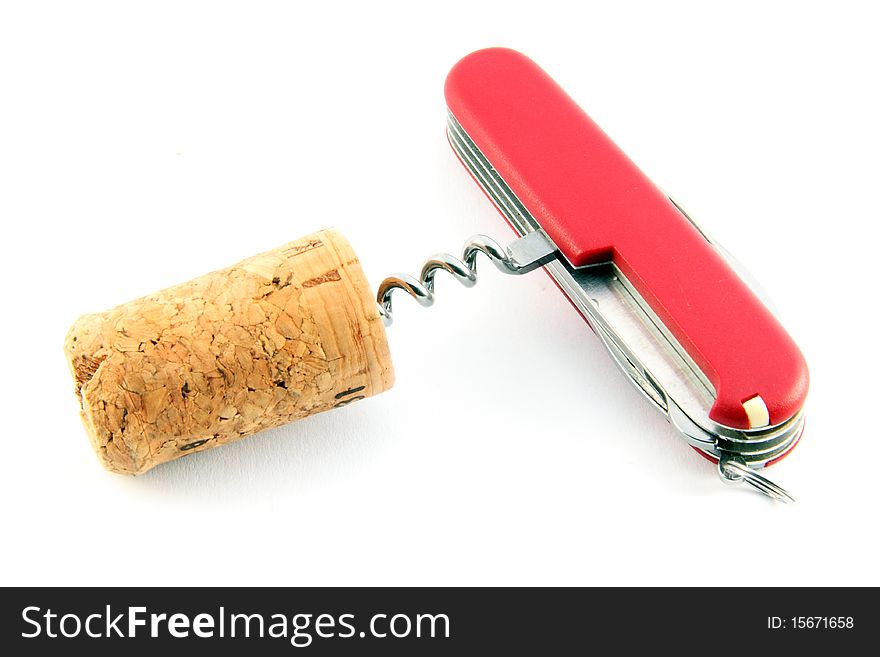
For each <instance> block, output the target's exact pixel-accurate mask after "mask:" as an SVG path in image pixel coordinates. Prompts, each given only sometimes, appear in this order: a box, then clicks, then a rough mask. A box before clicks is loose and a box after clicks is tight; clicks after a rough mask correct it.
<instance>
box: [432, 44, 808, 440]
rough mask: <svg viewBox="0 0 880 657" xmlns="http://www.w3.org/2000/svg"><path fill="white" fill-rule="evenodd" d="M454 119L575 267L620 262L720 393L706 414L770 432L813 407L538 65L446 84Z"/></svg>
mask: <svg viewBox="0 0 880 657" xmlns="http://www.w3.org/2000/svg"><path fill="white" fill-rule="evenodd" d="M446 102H447V105H448V107H449V110H450V111H451V112H452V114H453V116H455V118H456V119H457V120H458V122H459V124H460V125H461V126H462V128H463V129H464V131H465V132H466V133H467V134H468V135H469V136H470V138H471V139H472V140H473V141H474V143H475V144H476V145H477V147H478V148H479V149H480V150H481V151H482V152H483V154H484V155H485V156H486V157H487V158H488V160H489V162H490V163H491V164H492V165H493V166H494V167H495V169H496V171H497V172H498V173H499V175H500V176H501V177H502V178H503V179H504V180H505V182H506V183H507V184H508V185H509V186H510V188H511V189H512V190H513V191H514V193H515V194H516V195H517V197H518V198H519V200H520V201H521V202H522V203H523V204H524V205H525V207H526V208H527V209H528V210H529V211H530V212H531V214H532V215H533V216H534V217H535V218H536V219H537V221H538V223H539V224H540V225H541V227H542V228H543V229H544V230H545V231H546V232H547V234H548V235H549V236H550V238H551V239H552V240H553V241H554V242H555V243H556V245H557V246H558V247H559V249H560V250H561V251H562V253H563V254H564V255H565V257H566V258H567V259H568V260H569V261H570V262H571V264H572V265H574V266H575V267H580V266H583V265H589V264H594V263H598V262H607V261H608V260H613V261H614V262H615V263H616V264H617V266H618V267H619V268H620V270H621V271H622V272H623V274H624V275H625V276H626V277H627V278H628V279H629V280H630V281H631V282H632V284H633V285H634V286H635V287H636V289H637V290H638V291H639V292H640V293H641V294H642V296H643V297H644V298H645V300H646V301H647V302H648V303H649V304H650V305H651V308H652V309H653V310H654V312H655V313H656V314H657V315H658V316H659V317H660V319H661V320H662V321H663V322H664V323H665V324H666V326H667V327H668V328H669V330H670V331H671V332H672V334H673V335H674V336H675V337H676V338H677V339H678V340H679V342H681V344H682V346H683V347H684V348H685V349H686V350H687V352H688V354H690V356H691V358H692V359H693V360H694V362H695V363H696V364H697V365H698V366H699V367H700V368H701V369H702V370H703V373H704V374H705V375H706V376H707V378H708V379H709V380H710V381H711V382H712V385H713V386H714V387H715V392H716V400H715V404H714V405H713V407H712V410H711V412H710V414H709V417H711V418H712V419H713V420H714V421H716V422H718V423H719V424H722V425H725V426H728V427H733V428H737V429H749V428H756V427H753V426H752V423H751V422H750V419H749V415H748V413H747V411H746V408H745V407H744V406H743V404H744V402H747V401H748V400H750V399H753V398H755V397H757V396H760V398H761V400H763V402H764V405H766V407H767V411H768V412H769V420H770V424H771V425H775V424H780V423H782V422H785V421H786V420H788V419H790V418H791V417H793V416H794V415H795V414H796V413H797V412H798V411H799V410H800V409H801V408H802V407H803V404H804V401H805V399H806V395H807V388H808V385H809V383H808V381H809V376H808V373H807V366H806V363H805V362H804V358H803V356H802V355H801V353H800V351H799V350H798V348H797V346H796V345H795V344H794V342H793V341H792V339H791V338H790V337H789V335H788V333H786V331H785V329H783V328H782V326H781V325H780V324H779V322H778V321H777V320H776V318H775V317H774V316H773V315H772V314H771V313H770V311H768V310H767V308H765V307H764V305H763V304H762V303H761V301H760V300H759V299H758V298H757V297H756V296H755V295H754V294H753V293H752V291H751V290H750V289H749V288H748V287H747V286H746V285H745V284H744V283H743V282H742V281H741V280H740V278H739V277H738V276H737V275H736V273H735V272H734V271H733V269H731V267H730V266H729V265H728V264H727V262H726V261H725V260H724V258H722V257H721V256H720V255H719V253H718V252H717V251H716V249H715V248H714V247H713V246H712V245H711V244H710V243H709V242H707V241H706V239H705V238H704V237H703V236H702V235H701V234H700V232H699V231H698V230H697V229H696V228H694V226H693V225H692V224H691V223H690V222H689V221H688V220H687V218H685V217H684V216H683V215H682V214H681V212H680V211H679V210H678V209H677V208H676V207H675V206H674V205H673V204H672V203H671V202H670V201H669V199H668V198H667V197H666V195H665V194H664V193H663V192H662V191H660V189H658V188H657V187H656V186H655V185H654V184H653V183H652V182H651V181H650V180H649V179H648V178H647V176H645V174H644V173H642V172H641V171H640V170H639V168H638V167H636V166H635V164H633V163H632V161H631V160H630V159H629V158H628V157H627V156H626V155H625V154H624V153H623V152H622V151H621V150H620V149H619V148H618V147H617V145H616V144H614V142H612V141H611V140H610V139H609V138H608V136H607V135H605V133H604V132H602V130H601V129H600V128H599V127H598V126H597V125H596V124H595V123H593V121H592V119H590V117H588V116H587V115H586V114H585V113H584V111H583V110H582V109H581V108H580V107H578V106H577V104H576V103H575V102H574V101H573V100H572V99H571V98H570V97H569V96H568V95H567V94H566V93H565V92H564V91H563V90H562V89H561V88H560V87H559V86H558V85H557V84H556V83H555V82H554V81H553V80H552V79H551V78H550V77H549V76H548V75H547V74H546V73H545V72H544V71H543V70H542V69H541V68H539V67H538V66H537V64H535V63H534V62H533V61H531V60H530V59H528V58H527V57H525V56H524V55H522V54H520V53H518V52H516V51H513V50H508V49H504V48H491V49H488V50H480V51H478V52H475V53H473V54H471V55H468V56H467V57H465V58H464V59H462V60H461V61H460V62H459V63H458V64H456V66H455V67H454V68H453V69H452V71H451V72H450V73H449V76H448V78H447V80H446Z"/></svg>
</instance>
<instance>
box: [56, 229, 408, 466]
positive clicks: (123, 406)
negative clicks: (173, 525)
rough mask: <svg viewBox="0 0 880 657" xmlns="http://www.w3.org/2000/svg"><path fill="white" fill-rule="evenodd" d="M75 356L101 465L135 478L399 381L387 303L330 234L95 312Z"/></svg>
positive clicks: (70, 340) (71, 358)
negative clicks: (382, 307) (386, 322)
mask: <svg viewBox="0 0 880 657" xmlns="http://www.w3.org/2000/svg"><path fill="white" fill-rule="evenodd" d="M64 351H65V355H66V357H67V361H68V365H69V366H70V371H71V374H72V375H73V379H74V382H75V391H76V395H77V398H78V399H79V402H80V406H81V409H82V410H81V413H80V415H81V417H82V421H83V424H84V425H85V428H86V432H87V433H88V435H89V437H90V438H91V441H92V445H93V446H94V448H95V451H96V453H97V455H98V458H99V459H100V461H101V463H102V464H103V465H104V467H105V468H107V469H108V470H111V471H113V472H118V473H124V474H133V475H134V474H140V473H143V472H146V471H147V470H149V469H150V468H152V467H154V466H156V465H158V464H160V463H164V462H165V461H170V460H172V459H176V458H178V457H181V456H184V455H187V454H192V453H194V452H199V451H202V450H206V449H209V448H212V447H216V446H218V445H223V444H224V443H228V442H231V441H233V440H237V439H239V438H243V437H244V436H248V435H251V434H253V433H256V432H258V431H262V430H263V429H269V428H271V427H277V426H279V425H282V424H285V423H287V422H291V421H293V420H297V419H299V418H303V417H306V416H307V415H312V414H314V413H320V412H321V411H325V410H328V409H332V408H338V407H340V406H345V405H347V404H349V403H352V402H355V401H359V400H361V399H364V398H365V397H369V396H371V395H375V394H377V393H380V392H382V391H384V390H387V389H388V388H390V387H391V385H392V383H393V381H394V373H393V369H392V365H391V356H390V354H389V351H388V343H387V341H386V338H385V328H384V326H383V324H382V320H381V318H380V316H379V313H378V309H377V306H376V301H375V299H374V297H373V294H372V292H371V291H370V287H369V285H368V284H367V280H366V278H365V276H364V273H363V270H362V269H361V266H360V263H359V262H358V260H357V257H356V256H355V254H354V251H353V250H352V248H351V246H350V245H349V244H348V242H347V241H346V239H345V238H344V237H343V236H342V235H341V234H339V233H338V232H336V231H335V230H332V229H330V230H322V231H319V232H317V233H314V234H312V235H308V236H306V237H303V238H302V239H299V240H296V241H293V242H290V243H289V244H285V245H284V246H281V247H279V248H277V249H273V250H271V251H266V252H265V253H261V254H259V255H256V256H253V257H252V258H248V259H247V260H243V261H242V262H239V263H238V264H236V265H233V266H232V267H229V268H227V269H222V270H220V271H215V272H213V273H210V274H206V275H205V276H201V277H199V278H196V279H194V280H192V281H189V282H188V283H182V284H180V285H176V286H174V287H170V288H167V289H165V290H162V291H160V292H156V293H155V294H151V295H149V296H146V297H143V298H141V299H136V300H134V301H129V302H128V303H125V304H122V305H120V306H117V307H115V308H113V309H111V310H107V311H105V312H102V313H94V314H90V315H84V316H82V317H80V318H79V319H78V320H77V321H76V322H75V323H74V325H73V326H72V327H71V329H70V331H69V332H68V334H67V338H66V340H65V344H64Z"/></svg>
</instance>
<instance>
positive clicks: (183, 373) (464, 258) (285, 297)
mask: <svg viewBox="0 0 880 657" xmlns="http://www.w3.org/2000/svg"><path fill="white" fill-rule="evenodd" d="M445 92H446V101H447V109H448V115H447V130H446V132H447V137H448V140H449V143H450V145H451V146H452V150H453V152H454V153H455V154H456V155H457V157H458V159H459V160H460V161H461V162H462V164H463V165H464V166H465V168H466V170H467V171H468V172H469V173H470V174H471V176H472V177H473V179H474V180H475V181H476V183H477V184H478V185H479V187H480V188H481V189H482V190H483V191H484V192H485V194H486V196H487V197H488V198H489V199H490V201H491V202H492V203H493V204H494V205H495V207H496V209H497V210H498V211H499V212H500V214H501V216H502V217H504V219H505V220H506V221H507V223H508V224H509V225H510V226H511V227H512V228H513V230H514V232H515V234H516V236H517V237H516V239H515V240H513V241H512V242H511V243H510V244H509V245H508V246H507V247H502V246H501V245H500V244H499V243H498V242H497V241H495V240H493V239H491V238H489V237H486V236H485V235H476V236H474V237H472V238H470V239H469V240H468V241H467V242H466V243H465V245H464V247H463V249H462V253H461V256H460V257H457V256H455V255H452V254H446V253H443V254H438V255H434V256H432V257H430V258H429V259H427V260H426V261H425V263H424V265H423V266H422V269H421V271H420V272H419V275H418V276H417V277H416V276H411V275H408V274H396V275H393V276H390V277H388V278H386V279H385V280H384V281H382V283H381V284H380V285H379V288H378V290H377V294H376V295H375V296H374V295H373V294H372V293H371V292H370V288H369V285H368V284H367V282H366V279H365V276H364V274H363V272H362V270H361V269H360V265H359V263H358V260H357V257H356V256H355V254H354V252H353V250H352V249H351V247H350V246H349V244H348V243H347V242H346V241H345V239H344V238H343V237H342V236H341V235H340V234H339V233H337V232H336V231H333V230H324V231H320V232H318V233H314V234H312V235H309V236H306V237H304V238H302V239H300V240H296V241H294V242H291V243H289V244H286V245H284V246H282V247H279V248H277V249H273V250H271V251H267V252H265V253H262V254H259V255H257V256H253V257H251V258H248V259H247V260H244V261H242V262H240V263H238V264H237V265H234V266H232V267H229V268H227V269H224V270H220V271H217V272H213V273H211V274H208V275H206V276H203V277H201V278H198V279H195V280H193V281H190V282H188V283H184V284H181V285H178V286H175V287H172V288H168V289H166V290H162V291H160V292H157V293H155V294H154V295H150V296H148V297H143V298H141V299H137V300H134V301H131V302H129V303H127V304H123V305H121V306H118V307H116V308H113V309H111V310H108V311H105V312H104V313H96V314H92V315H86V316H84V317H82V318H80V319H79V320H78V321H77V322H76V323H75V324H74V326H73V328H72V329H71V331H70V333H69V335H68V339H67V342H66V344H65V348H66V351H67V356H68V363H69V366H70V370H71V373H72V375H73V378H74V381H75V390H76V394H77V397H78V399H79V401H80V408H81V416H82V419H83V423H84V424H85V427H86V429H87V432H88V433H89V435H90V437H91V438H92V443H93V446H94V447H95V449H96V451H97V453H98V456H99V458H100V459H101V462H102V463H103V464H104V465H105V467H107V468H108V469H110V470H112V471H114V472H123V473H129V474H140V473H142V472H145V471H146V470H148V469H150V468H152V467H153V466H155V465H157V464H159V463H162V462H164V461H169V460H171V459H175V458H178V457H181V456H185V455H187V454H192V453H195V452H199V451H203V450H205V449H210V448H211V447H214V446H217V445H220V444H223V443H226V442H230V441H232V440H237V439H238V438H241V437H243V436H246V435H249V434H252V433H255V432H258V431H260V430H262V429H266V428H269V427H273V426H278V425H281V424H284V423H287V422H290V421H293V420H296V419H299V418H301V417H304V416H306V415H310V414H313V413H316V412H320V411H324V410H329V409H333V408H340V407H344V406H347V405H349V404H351V403H353V402H357V401H360V400H362V399H365V398H367V397H370V396H372V395H375V394H377V393H379V392H382V391H384V390H387V389H388V388H389V387H390V386H391V385H392V383H393V370H392V366H391V361H390V355H389V349H388V344H387V338H386V334H385V327H386V326H389V325H390V324H391V322H392V319H393V312H392V295H393V294H394V292H395V290H402V291H403V292H405V293H407V294H408V295H410V296H412V297H413V298H414V299H415V300H416V302H418V303H419V304H420V305H422V306H430V305H432V303H433V302H434V293H435V277H436V275H437V273H438V272H441V271H442V272H446V273H448V274H450V275H451V276H452V277H453V278H455V279H456V280H457V281H459V283H461V284H462V285H464V286H466V287H471V286H473V285H475V284H476V282H477V263H478V259H479V258H480V257H481V254H482V257H485V258H486V259H487V260H489V261H490V262H491V263H492V264H493V265H494V267H495V268H496V269H497V270H498V271H500V272H501V273H503V274H509V275H521V274H526V273H529V272H532V271H535V270H536V269H542V268H543V269H544V270H545V271H546V272H547V274H549V275H550V277H551V279H552V280H553V281H554V282H555V283H556V286H557V287H558V288H559V289H560V291H561V292H562V293H563V294H564V295H565V296H566V297H567V298H568V300H569V301H570V302H571V304H572V306H573V307H574V308H575V309H576V310H577V311H578V312H579V313H580V314H581V316H582V317H583V318H584V319H585V320H586V322H587V324H588V325H589V326H590V327H591V328H592V330H593V332H594V333H595V334H596V336H597V337H598V339H599V340H600V342H601V343H602V344H603V345H604V347H605V348H606V350H607V351H608V353H609V355H610V356H611V358H612V359H613V361H614V362H615V363H616V365H617V366H618V368H619V369H620V370H621V372H623V374H624V375H625V376H626V377H627V379H628V380H629V381H630V382H631V383H632V385H633V386H634V387H635V389H636V390H638V391H639V392H640V393H641V394H642V396H643V397H644V398H645V399H646V400H647V401H648V403H650V404H651V405H653V406H654V407H655V408H656V409H657V410H658V411H659V412H661V413H663V415H664V416H665V417H666V418H667V419H668V421H669V422H670V424H671V425H672V426H673V427H674V428H675V430H676V431H677V432H678V433H679V434H680V435H681V437H682V438H683V439H684V440H685V442H686V443H687V444H688V445H690V446H691V447H693V448H694V449H696V450H697V452H698V453H700V454H701V455H703V456H705V457H706V458H707V459H709V460H711V461H713V462H715V463H716V464H717V468H718V473H719V475H720V477H721V479H722V480H723V481H725V482H728V483H746V484H748V485H749V486H751V487H752V488H754V489H756V490H758V491H760V492H762V493H764V494H766V495H768V496H770V497H771V498H774V499H777V500H781V501H784V502H789V501H792V499H793V498H792V497H791V495H790V494H789V493H788V492H786V491H785V490H784V489H782V488H780V487H779V486H777V485H776V484H774V483H772V482H771V481H769V480H768V479H767V478H765V477H764V476H763V475H762V474H760V473H759V471H761V470H763V469H764V468H766V467H768V466H770V465H773V464H774V463H777V462H778V461H779V460H780V459H782V458H784V457H785V456H786V455H788V454H789V453H790V452H791V450H792V449H793V448H794V447H795V445H796V444H797V443H798V441H799V439H800V437H801V434H802V432H803V427H804V414H803V408H804V404H805V401H806V395H807V389H808V385H809V384H808V380H809V376H808V372H807V367H806V363H805V362H804V359H803V356H802V355H801V353H800V351H799V350H798V348H797V346H796V345H795V344H794V342H793V341H792V339H791V337H790V336H789V335H788V333H787V332H786V331H785V329H784V328H783V327H782V326H781V324H780V323H779V321H778V320H777V319H776V318H775V316H774V315H773V314H772V313H771V312H770V311H769V310H768V309H767V308H766V306H765V305H764V304H763V303H762V301H761V300H760V299H759V298H758V296H757V295H756V294H755V293H754V292H753V291H752V290H751V289H750V288H749V286H748V285H746V284H745V283H744V282H743V281H742V280H741V278H740V277H739V276H738V274H737V273H736V271H735V269H734V268H733V267H732V266H731V264H730V263H729V262H728V260H727V258H726V257H725V255H724V254H723V252H722V250H721V249H720V247H719V246H718V245H717V244H715V243H714V242H713V241H712V240H711V238H710V237H709V236H708V234H707V233H706V231H704V230H702V229H701V228H700V227H699V226H698V225H697V224H696V223H695V222H694V221H693V219H692V218H691V217H690V216H689V215H688V214H687V213H686V212H685V211H684V209H683V208H682V207H681V206H680V205H679V204H678V203H676V202H675V201H673V200H671V199H670V198H669V197H668V196H667V195H666V194H664V193H663V192H662V191H661V190H660V189H659V188H658V187H656V186H655V185H654V184H653V183H652V182H651V181H650V180H649V179H648V178H647V176H645V174H644V173H642V171H640V170H639V169H638V168H637V167H636V165H635V164H633V163H632V162H631V161H630V160H629V158H627V156H626V155H625V154H624V153H623V152H622V151H621V150H620V149H619V148H618V147H617V146H616V145H615V144H614V142H612V141H611V140H610V139H609V138H608V137H607V136H606V135H605V134H604V133H603V132H602V130H601V129H600V128H599V127H598V126H597V125H596V124H595V123H594V122H593V121H592V120H591V119H590V118H589V117H588V116H587V115H586V114H585V113H584V111H583V110H582V109H581V108H580V107H579V106H578V105H577V104H576V103H575V102H574V101H573V100H572V99H571V98H570V97H569V96H568V95H566V93H565V92H564V91H563V90H562V89H561V88H560V87H559V86H558V85H557V84H556V83H555V82H554V81H553V80H552V79H551V78H550V77H549V76H548V75H547V74H546V73H545V72H544V71H543V70H541V69H540V68H539V67H538V66H537V65H536V64H535V63H534V62H532V61H531V60H530V59H528V58H526V57H525V56H524V55H521V54H520V53H517V52H515V51H512V50H507V49H503V48H492V49H488V50H481V51H478V52H475V53H473V54H471V55H468V56H467V57H465V58H464V59H463V60H461V61H460V62H459V63H458V64H457V65H456V66H455V67H454V68H453V69H452V71H451V72H450V74H449V76H448V77H447V80H446V89H445ZM597 412H598V411H597Z"/></svg>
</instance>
